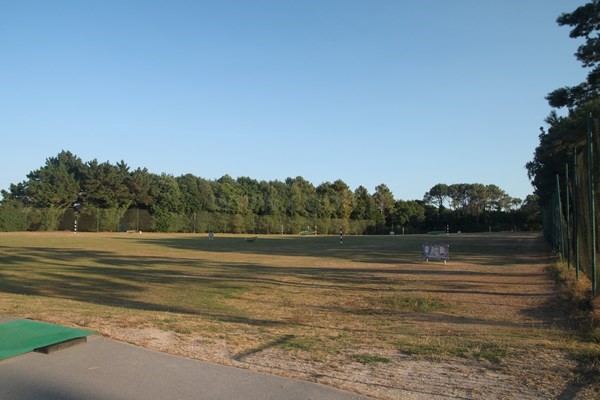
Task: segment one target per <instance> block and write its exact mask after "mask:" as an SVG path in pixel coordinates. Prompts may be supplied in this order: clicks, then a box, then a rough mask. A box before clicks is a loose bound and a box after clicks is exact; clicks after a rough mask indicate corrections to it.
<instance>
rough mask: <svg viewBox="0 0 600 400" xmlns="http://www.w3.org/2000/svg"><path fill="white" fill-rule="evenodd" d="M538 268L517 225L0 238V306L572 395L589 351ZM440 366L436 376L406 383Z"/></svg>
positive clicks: (328, 378)
mask: <svg viewBox="0 0 600 400" xmlns="http://www.w3.org/2000/svg"><path fill="white" fill-rule="evenodd" d="M424 242H436V243H450V256H451V259H450V261H449V262H448V264H447V265H444V264H443V263H441V262H429V263H425V262H423V261H422V260H421V259H420V249H421V244H422V243H424ZM553 262H554V261H553V259H552V257H551V256H550V255H549V253H548V251H547V248H546V246H545V244H544V243H543V242H542V241H541V239H540V238H539V237H538V236H537V235H536V234H520V233H513V234H508V233H507V234H482V235H451V236H436V237H432V236H425V235H424V236H419V235H415V236H408V235H407V236H378V237H374V236H361V237H353V236H348V237H345V238H344V243H343V245H340V244H339V238H338V237H335V236H331V237H323V236H316V237H314V236H307V237H288V236H259V237H258V238H257V239H256V240H254V241H247V240H245V237H243V236H237V237H236V236H217V238H215V240H214V241H209V240H208V238H207V237H205V236H200V235H161V234H141V235H140V234H124V233H122V234H87V233H78V234H74V233H5V234H0V315H14V316H19V317H30V318H33V319H37V320H43V321H48V322H55V323H62V324H67V325H71V326H79V327H85V328H89V329H93V330H96V331H98V332H100V333H101V334H104V335H107V336H110V337H113V338H116V339H120V340H126V341H129V342H132V343H136V344H140V345H143V346H146V347H150V348H155V349H158V350H161V351H166V352H170V353H174V354H180V355H184V356H187V357H193V358H198V359H203V360H208V361H213V362H219V363H224V364H229V365H236V366H241V367H245V368H251V369H255V370H260V371H266V372H271V373H277V374H282V375H288V376H295V377H299V378H302V379H310V380H315V381H319V382H323V383H326V384H330V385H334V386H337V387H341V388H345V389H349V390H354V391H357V392H361V393H364V394H367V395H370V396H373V397H378V398H398V394H399V393H400V394H402V393H404V394H406V393H409V392H410V393H412V394H415V393H419V392H421V391H423V390H424V386H427V385H429V386H427V391H425V393H429V394H431V393H434V394H435V393H448V391H449V390H454V391H455V394H456V395H458V396H466V397H467V398H469V396H474V397H478V396H480V395H484V397H487V398H502V397H506V396H508V397H511V396H512V395H527V396H529V397H527V396H524V397H523V396H521V397H522V398H545V396H546V398H548V397H547V396H548V395H550V396H551V397H552V396H554V395H559V394H561V393H562V392H564V391H565V390H575V389H572V387H573V385H574V383H573V381H574V380H576V379H577V373H578V371H577V369H578V368H580V366H581V363H580V362H579V361H578V360H581V359H582V357H583V358H584V357H585V356H586V355H589V354H594V352H598V345H597V344H595V343H593V342H591V341H589V340H585V339H584V338H581V337H579V336H578V335H577V334H575V332H574V331H573V330H572V329H570V326H569V319H568V318H566V317H565V313H564V311H563V307H562V306H561V304H560V297H559V289H558V287H557V285H556V283H555V282H554V280H553V279H552V278H551V276H550V274H549V273H548V271H547V269H548V266H549V265H551V264H552V263H553ZM540 363H542V364H543V365H540ZM407 365H411V366H413V367H414V368H419V366H421V367H422V369H423V371H421V370H419V371H417V370H416V369H415V370H412V371H407V370H405V369H404V370H403V369H402V368H406V366H407ZM440 366H447V368H446V367H444V371H445V372H444V374H446V375H447V377H445V378H443V379H442V378H441V377H440V376H439V373H437V375H435V377H436V382H435V383H434V382H429V383H428V382H420V383H419V382H418V381H416V380H415V379H414V377H415V374H416V373H417V372H419V373H422V374H423V376H426V373H427V371H425V370H427V369H429V370H430V372H431V373H434V372H435V371H436V368H437V367H440ZM440 368H441V367H440ZM477 369H479V370H477ZM415 371H417V372H415ZM452 371H454V372H452ZM468 371H471V372H468ZM472 371H475V372H472ZM477 371H479V375H478V372H477ZM471 373H473V374H474V376H476V377H477V378H470V380H467V381H464V380H463V381H462V382H461V383H460V384H458V383H454V384H453V385H454V387H453V388H452V389H450V388H448V387H444V385H447V386H448V385H451V383H450V382H451V381H453V379H455V378H456V377H455V376H454V375H453V374H458V375H460V374H471ZM492 373H493V374H496V375H495V376H494V380H495V382H496V384H493V383H491V381H490V382H488V381H487V380H486V379H487V378H490V377H491V375H490V376H487V375H489V374H492ZM486 374H487V375H486ZM523 375H525V376H523ZM444 379H446V380H447V381H448V383H447V384H444V382H445V381H444ZM500 384H504V385H505V386H507V385H508V386H511V388H505V389H501V388H500V387H499V386H498V385H500ZM419 385H420V386H419ZM578 387H579V386H578ZM569 388H571V389H569ZM511 390H512V391H513V392H511ZM579 390H580V389H577V390H576V392H577V391H579ZM514 391H516V392H514ZM582 393H583V392H582ZM536 396H539V397H536ZM517 397H518V396H517Z"/></svg>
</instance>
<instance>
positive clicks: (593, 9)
mask: <svg viewBox="0 0 600 400" xmlns="http://www.w3.org/2000/svg"><path fill="white" fill-rule="evenodd" d="M557 23H558V25H560V26H570V27H571V31H570V34H569V36H570V37H571V38H583V39H584V43H583V44H582V45H580V46H579V48H578V49H577V52H576V53H575V57H576V58H577V60H578V61H579V62H581V64H582V66H583V67H584V68H590V71H589V72H588V75H587V79H586V80H585V81H584V82H582V83H580V84H579V85H576V86H572V87H569V86H565V87H561V88H559V89H556V90H554V91H552V92H550V93H549V94H548V95H547V96H546V100H547V101H548V104H549V105H550V106H551V107H553V108H554V110H552V111H551V112H550V114H549V115H548V117H547V118H546V119H545V122H546V124H547V125H548V126H549V128H548V129H544V128H543V127H541V128H540V133H539V136H538V137H539V145H538V146H537V148H536V149H535V153H534V157H533V160H532V161H530V162H528V163H527V164H526V168H527V172H528V175H529V178H530V180H531V183H532V184H533V187H534V193H535V195H536V196H537V197H538V199H539V203H540V205H541V206H542V207H544V206H547V205H548V204H549V203H550V202H551V201H552V199H553V197H554V195H555V194H556V191H557V186H556V179H557V175H558V176H559V177H560V178H561V179H564V178H565V166H566V165H569V164H572V161H573V159H574V157H579V158H580V159H582V163H580V164H584V167H585V168H586V169H589V170H590V171H595V172H596V178H598V175H600V174H599V173H598V171H599V166H598V162H597V161H596V162H595V165H587V164H586V163H585V162H586V161H587V160H586V158H585V157H582V156H581V153H582V152H583V151H585V150H586V149H587V146H588V138H587V132H588V128H589V126H588V124H589V123H590V122H593V123H594V124H597V122H595V121H597V118H598V116H600V37H599V33H600V1H599V0H593V1H591V2H589V3H587V4H585V5H582V6H580V7H578V8H577V9H575V10H574V11H573V12H570V13H563V14H561V15H560V16H559V17H558V19H557ZM562 108H566V109H567V112H568V113H567V115H566V116H560V115H559V114H558V113H557V110H558V109H562ZM590 116H592V117H594V120H591V121H590ZM591 128H592V129H593V130H597V127H596V126H591ZM594 140H595V143H593V147H594V148H595V149H596V151H597V149H598V145H599V144H600V141H599V140H598V134H597V132H596V134H595V136H594ZM573 172H574V171H573V168H571V175H572V174H573ZM572 178H573V177H571V179H572ZM580 183H585V182H580Z"/></svg>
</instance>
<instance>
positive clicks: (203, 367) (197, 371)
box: [0, 318, 368, 400]
mask: <svg viewBox="0 0 600 400" xmlns="http://www.w3.org/2000/svg"><path fill="white" fill-rule="evenodd" d="M9 320H11V319H10V318H0V323H2V322H7V321H9ZM0 340H1V338H0ZM0 399H3V400H34V399H35V400H38V399H45V400H59V399H60V400H75V399H77V400H79V399H87V400H109V399H110V400H121V399H123V400H138V399H139V400H151V399H161V400H166V399H169V400H170V399H179V400H192V399H194V400H195V399H199V400H205V399H206V400H233V399H244V400H254V399H256V400H259V399H260V400H265V399H285V400H301V399H302V400H307V399H315V400H316V399H319V400H321V399H322V400H368V399H367V398H366V397H363V396H359V395H356V394H353V393H348V392H343V391H340V390H336V389H332V388H330V387H327V386H324V385H319V384H316V383H311V382H305V381H301V380H296V379H290V378H282V377H277V376H272V375H267V374H261V373H256V372H251V371H247V370H243V369H238V368H233V367H227V366H223V365H217V364H210V363H205V362H200V361H195V360H190V359H186V358H182V357H176V356H171V355H167V354H163V353H159V352H155V351H151V350H147V349H143V348H140V347H137V346H133V345H129V344H125V343H121V342H117V341H114V340H110V339H106V338H104V337H101V336H96V335H94V336H90V337H88V342H87V343H86V344H81V345H77V346H75V347H71V348H69V349H65V350H62V351H58V352H56V353H52V354H50V355H46V354H40V353H27V354H24V355H21V356H17V357H13V358H9V359H6V360H3V361H0Z"/></svg>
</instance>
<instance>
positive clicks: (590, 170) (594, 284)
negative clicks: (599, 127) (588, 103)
mask: <svg viewBox="0 0 600 400" xmlns="http://www.w3.org/2000/svg"><path fill="white" fill-rule="evenodd" d="M593 127H594V118H592V114H590V116H589V117H588V179H589V186H590V190H589V201H590V223H591V227H592V231H591V236H592V242H591V245H592V295H593V296H596V291H597V282H596V275H597V274H596V272H597V271H596V245H597V244H596V211H595V204H594V199H595V195H594V145H593V139H594V129H593Z"/></svg>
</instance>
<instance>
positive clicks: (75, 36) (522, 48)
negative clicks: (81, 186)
mask: <svg viewBox="0 0 600 400" xmlns="http://www.w3.org/2000/svg"><path fill="white" fill-rule="evenodd" d="M585 3H586V1H584V0H580V1H574V0H527V1H522V0H503V1H500V0H495V1H481V0H456V1H445V0H435V1H434V0H410V1H409V0H395V1H391V0H369V1H367V0H364V1H358V0H338V1H335V0H314V1H313V0H297V1H291V0H290V1H286V0H271V1H267V0H257V1H252V0H239V1H230V0H219V1H210V2H209V1H206V2H205V1H179V0H169V1H125V0H121V1H28V0H23V1H9V0H0V49H1V51H0V132H1V137H2V153H1V154H2V156H1V157H0V189H7V188H8V187H9V185H10V184H11V183H18V182H21V181H23V180H25V179H26V175H27V174H28V173H29V172H30V171H32V170H35V169H37V168H39V167H41V166H43V165H44V162H45V160H46V158H48V157H52V156H55V155H56V154H58V153H59V152H60V151H61V150H69V151H71V152H73V153H74V154H76V155H77V156H79V157H80V158H81V159H82V160H83V161H90V160H92V159H97V160H98V161H100V162H103V161H110V162H112V163H116V162H118V161H120V160H124V161H125V162H126V163H127V164H128V165H129V166H130V167H131V168H132V169H135V168H137V167H147V168H148V170H149V171H150V172H154V173H163V172H165V173H168V174H172V175H174V176H178V175H181V174H185V173H192V174H194V175H197V176H201V177H204V178H207V179H218V178H220V177H221V176H223V175H225V174H229V175H231V176H232V177H234V178H236V177H239V176H249V177H251V178H255V179H258V180H276V179H277V180H285V178H286V177H296V176H302V177H304V178H305V179H307V180H309V181H310V182H312V183H313V184H315V185H318V184H320V183H322V182H325V181H334V180H336V179H342V180H343V181H345V182H346V183H347V184H348V185H349V186H350V187H351V189H353V190H354V189H355V188H356V187H358V186H359V185H363V186H365V187H366V188H367V189H368V190H369V191H370V192H371V193H373V191H374V188H375V186H377V185H378V184H380V183H385V184H386V185H388V187H389V188H390V189H391V190H392V192H393V194H394V197H396V198H397V199H405V200H409V199H421V198H422V197H423V194H424V193H425V192H426V191H427V190H429V188H431V187H432V186H433V185H435V184H436V183H440V182H442V183H447V184H452V183H483V184H496V185H498V186H500V187H501V188H502V189H504V190H505V191H506V192H507V193H508V194H509V195H511V196H513V197H520V198H524V197H525V196H527V195H528V194H530V193H531V192H532V191H533V189H532V187H531V185H530V184H529V180H528V178H527V173H526V170H525V168H524V165H525V163H526V162H527V161H530V160H531V159H532V157H533V151H534V149H535V147H536V146H537V144H538V134H539V127H540V126H543V125H544V122H543V120H544V118H545V117H546V116H547V115H548V114H549V112H550V111H551V109H550V107H549V106H548V105H547V102H546V100H545V99H544V97H545V95H546V94H547V93H548V92H550V91H552V90H554V89H556V88H558V87H561V86H567V85H574V84H578V83H580V82H582V81H583V80H585V76H586V70H585V69H583V68H582V67H581V65H580V64H579V63H578V62H577V60H576V59H575V57H574V56H573V53H574V52H575V51H576V49H577V46H578V45H579V44H580V42H578V41H577V40H574V39H570V38H569V37H568V33H569V29H568V28H567V27H559V26H558V25H557V24H556V22H555V21H556V18H557V17H558V16H559V15H560V14H561V13H562V12H570V11H573V10H574V9H575V8H577V7H578V6H580V5H582V4H585Z"/></svg>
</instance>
